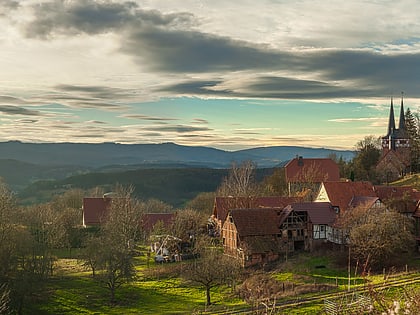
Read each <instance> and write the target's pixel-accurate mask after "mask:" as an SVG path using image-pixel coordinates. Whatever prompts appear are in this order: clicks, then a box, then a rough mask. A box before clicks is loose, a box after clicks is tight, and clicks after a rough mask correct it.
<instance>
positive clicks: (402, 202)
mask: <svg viewBox="0 0 420 315" xmlns="http://www.w3.org/2000/svg"><path fill="white" fill-rule="evenodd" d="M375 191H376V194H377V195H378V197H379V199H381V200H382V201H383V202H384V203H388V204H391V206H394V207H397V208H398V209H396V210H398V211H400V212H410V213H413V212H414V211H415V210H416V205H417V202H418V201H419V200H420V192H419V191H418V190H417V189H414V188H413V187H411V186H375Z"/></svg>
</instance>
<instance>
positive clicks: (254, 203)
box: [212, 197, 301, 235]
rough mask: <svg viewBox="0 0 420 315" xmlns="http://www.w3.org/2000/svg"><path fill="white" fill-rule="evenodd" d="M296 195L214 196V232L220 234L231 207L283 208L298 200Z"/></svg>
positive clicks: (299, 199)
mask: <svg viewBox="0 0 420 315" xmlns="http://www.w3.org/2000/svg"><path fill="white" fill-rule="evenodd" d="M299 201H301V198H298V197H216V198H215V200H214V207H213V215H212V219H213V221H214V222H215V229H216V230H217V232H215V233H214V234H216V235H220V231H221V230H222V226H223V223H224V222H225V220H226V217H227V214H228V212H229V210H231V209H251V208H284V207H285V206H287V205H288V204H290V203H293V202H299Z"/></svg>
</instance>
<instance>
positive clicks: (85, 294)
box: [25, 253, 418, 315]
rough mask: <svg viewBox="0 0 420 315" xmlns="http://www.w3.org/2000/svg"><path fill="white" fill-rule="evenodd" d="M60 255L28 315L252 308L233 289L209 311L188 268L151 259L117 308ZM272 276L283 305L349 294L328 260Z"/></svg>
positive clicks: (293, 261)
mask: <svg viewBox="0 0 420 315" xmlns="http://www.w3.org/2000/svg"><path fill="white" fill-rule="evenodd" d="M57 255H58V257H61V258H59V259H58V260H57V266H56V268H55V273H54V276H53V277H52V279H51V280H49V281H48V283H47V284H46V285H47V289H48V290H47V292H48V294H46V295H42V296H40V297H38V299H37V300H36V302H35V303H32V304H31V305H30V307H29V308H28V309H27V310H25V314H96V315H99V314H110V315H112V314H199V313H201V312H204V311H206V310H207V311H208V313H207V314H212V312H216V311H223V310H233V309H238V308H247V307H248V305H247V304H246V303H245V302H244V301H242V300H241V299H239V298H238V297H237V296H236V295H235V294H234V292H233V290H232V289H231V288H229V287H226V286H223V287H220V288H215V289H213V290H212V302H213V303H214V305H212V306H211V307H209V308H206V306H205V301H206V296H205V291H204V289H203V288H201V287H198V286H195V285H192V284H190V283H187V282H185V281H183V280H182V279H181V278H180V277H179V276H178V274H179V269H180V268H181V269H182V267H183V265H182V264H179V263H173V264H163V265H156V264H155V263H154V262H153V261H147V257H146V256H139V257H137V258H136V270H137V278H136V280H135V281H134V282H132V283H129V284H126V285H124V286H122V287H121V288H119V289H118V290H117V293H116V297H117V301H118V302H117V304H116V305H111V304H110V303H109V295H108V294H109V292H108V290H107V289H106V288H105V287H103V286H101V285H100V284H99V283H98V282H96V281H95V280H94V279H93V278H92V275H91V272H90V271H89V270H86V269H84V267H82V266H81V265H80V263H79V262H78V261H77V259H75V258H74V256H73V258H72V257H70V256H69V255H68V254H65V253H58V254H57ZM185 263H188V262H185ZM417 264H418V261H417ZM416 267H418V266H416ZM269 274H270V275H271V276H272V277H273V278H274V279H276V280H277V281H278V282H279V283H281V284H283V290H284V292H283V293H282V294H281V296H280V297H279V299H278V301H287V300H296V301H299V299H302V298H305V297H314V296H317V295H319V294H322V293H323V292H330V293H331V294H332V295H334V294H339V292H344V291H347V289H348V271H347V268H346V267H345V266H344V267H339V266H337V265H335V263H334V260H333V259H332V258H331V257H329V256H328V255H323V256H313V255H310V254H307V253H306V254H305V253H302V254H300V255H296V256H293V257H291V258H290V259H289V260H288V261H287V262H283V263H280V264H278V265H277V266H275V267H274V268H273V269H272V270H271V271H269ZM350 276H351V277H350V285H351V289H354V288H356V287H360V286H361V285H363V283H364V281H365V279H364V278H363V277H361V276H360V270H357V269H356V268H355V267H353V268H352V269H351V274H350ZM407 277H409V275H407ZM383 280H384V275H383V274H378V275H371V276H369V281H371V283H379V282H382V281H383ZM322 310H323V303H321V302H319V301H317V302H313V303H311V304H305V305H302V306H295V307H291V308H289V309H287V313H289V314H305V313H306V314H309V313H319V312H321V311H322Z"/></svg>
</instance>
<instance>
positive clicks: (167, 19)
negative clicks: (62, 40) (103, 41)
mask: <svg viewBox="0 0 420 315" xmlns="http://www.w3.org/2000/svg"><path fill="white" fill-rule="evenodd" d="M33 10H34V20H33V21H32V22H31V23H29V24H28V25H27V26H26V29H25V30H26V35H27V36H28V37H34V38H48V37H51V36H54V35H57V34H58V35H75V34H81V33H86V34H90V35H94V34H100V33H106V32H111V31H118V30H122V29H129V28H136V29H139V28H143V27H148V26H150V25H151V26H166V27H168V26H171V27H177V26H178V25H190V24H192V23H194V22H193V16H192V15H191V14H189V13H173V14H165V15H164V14H161V13H160V12H159V11H156V10H149V11H148V10H141V9H139V8H138V5H137V4H136V3H135V2H132V1H125V2H121V3H116V2H110V1H96V0H73V1H51V2H46V3H42V5H34V6H33Z"/></svg>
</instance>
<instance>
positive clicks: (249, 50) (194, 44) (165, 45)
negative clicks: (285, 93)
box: [121, 28, 295, 73]
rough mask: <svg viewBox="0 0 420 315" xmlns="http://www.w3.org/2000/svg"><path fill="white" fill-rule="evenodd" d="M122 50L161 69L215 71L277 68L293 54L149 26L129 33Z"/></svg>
mask: <svg viewBox="0 0 420 315" xmlns="http://www.w3.org/2000/svg"><path fill="white" fill-rule="evenodd" d="M121 50H122V51H123V52H125V53H128V54H130V55H132V56H133V57H134V58H135V59H136V60H137V61H138V62H139V63H140V64H144V61H145V60H147V62H148V65H149V67H150V68H151V69H153V70H156V71H163V72H190V73H194V72H218V71H238V70H249V69H265V70H268V69H276V68H277V69H278V68H282V67H283V68H286V67H287V66H292V67H293V64H294V63H295V61H294V59H295V58H294V56H293V55H290V54H287V53H282V52H279V51H272V50H270V49H267V48H265V47H260V46H256V45H250V44H249V43H247V42H243V41H238V40H232V39H230V38H227V37H220V36H215V35H210V34H205V33H200V32H193V31H181V30H176V31H172V30H171V31H168V30H162V29H160V28H149V29H147V30H141V31H138V32H135V33H132V34H131V35H130V36H129V37H127V38H126V41H125V42H123V45H122V48H121Z"/></svg>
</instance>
